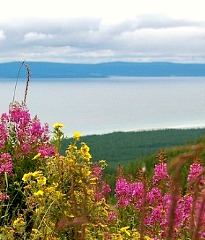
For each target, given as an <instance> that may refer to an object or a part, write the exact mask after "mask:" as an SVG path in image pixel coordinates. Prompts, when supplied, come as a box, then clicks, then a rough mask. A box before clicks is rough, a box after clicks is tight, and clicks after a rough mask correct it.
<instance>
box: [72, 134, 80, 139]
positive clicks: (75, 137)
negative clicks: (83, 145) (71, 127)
mask: <svg viewBox="0 0 205 240" xmlns="http://www.w3.org/2000/svg"><path fill="white" fill-rule="evenodd" d="M80 137H81V133H80V132H74V133H73V138H74V139H75V140H79V138H80Z"/></svg>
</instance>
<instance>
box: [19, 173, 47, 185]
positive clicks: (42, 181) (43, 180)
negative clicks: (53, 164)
mask: <svg viewBox="0 0 205 240" xmlns="http://www.w3.org/2000/svg"><path fill="white" fill-rule="evenodd" d="M32 177H33V178H34V179H36V180H37V184H38V185H40V186H42V185H45V184H46V180H47V179H46V177H44V176H43V174H42V171H35V172H29V173H25V174H24V175H23V178H22V180H23V182H24V183H26V182H28V181H30V180H31V179H32Z"/></svg>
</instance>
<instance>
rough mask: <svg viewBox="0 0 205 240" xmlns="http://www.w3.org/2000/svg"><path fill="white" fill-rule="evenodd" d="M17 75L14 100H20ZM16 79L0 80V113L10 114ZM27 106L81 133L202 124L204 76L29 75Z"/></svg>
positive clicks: (43, 118) (204, 123)
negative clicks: (42, 76) (61, 76)
mask: <svg viewBox="0 0 205 240" xmlns="http://www.w3.org/2000/svg"><path fill="white" fill-rule="evenodd" d="M25 82H26V80H24V79H20V80H19V81H18V85H17V89H16V97H15V100H17V101H20V102H21V101H22V100H23V98H24V91H25ZM14 86H15V79H13V80H11V79H0V113H3V112H8V106H9V103H10V102H11V101H12V97H13V92H14ZM27 106H28V109H29V110H30V113H31V115H32V116H35V115H38V117H39V118H40V120H41V121H42V122H47V123H48V124H49V126H50V127H51V129H52V125H53V124H54V123H55V122H60V123H63V124H64V125H65V129H64V131H65V133H66V135H67V136H71V135H72V134H73V132H74V131H80V132H81V133H82V134H83V135H89V134H102V133H109V132H113V131H132V130H144V129H164V128H195V127H205V78H204V77H195V78H193V77H189V78H187V77H185V78H184V77H160V78H156V77H112V78H103V79H100V78H99V79H32V78H31V82H30V84H29V89H28V96H27Z"/></svg>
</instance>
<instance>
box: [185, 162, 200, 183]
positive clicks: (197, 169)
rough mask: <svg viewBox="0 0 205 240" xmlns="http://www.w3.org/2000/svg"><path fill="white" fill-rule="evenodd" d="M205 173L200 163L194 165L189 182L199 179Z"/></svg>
mask: <svg viewBox="0 0 205 240" xmlns="http://www.w3.org/2000/svg"><path fill="white" fill-rule="evenodd" d="M202 172H203V167H202V166H201V164H200V163H193V164H191V165H190V168H189V175H188V178H187V181H188V182H190V181H192V180H194V179H196V178H197V176H199V175H200V174H201V173H202Z"/></svg>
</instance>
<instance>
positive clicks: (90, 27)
mask: <svg viewBox="0 0 205 240" xmlns="http://www.w3.org/2000/svg"><path fill="white" fill-rule="evenodd" d="M0 29H1V30H0V42H1V45H0V51H1V61H2V59H4V61H10V60H23V59H25V58H26V59H27V61H54V62H55V61H57V62H102V61H180V62H192V61H197V62H203V61H205V56H204V55H203V52H204V51H205V23H204V22H203V21H201V22H199V21H190V20H187V19H173V18H170V17H167V16H164V15H141V16H138V17H136V18H133V19H127V20H124V21H121V22H118V23H113V24H105V23H104V22H103V21H102V20H101V19H99V18H81V19H80V18H59V19H49V18H47V19H42V18H27V19H24V20H22V19H17V20H16V21H7V22H4V23H0ZM5 39H6V41H3V40H5Z"/></svg>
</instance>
